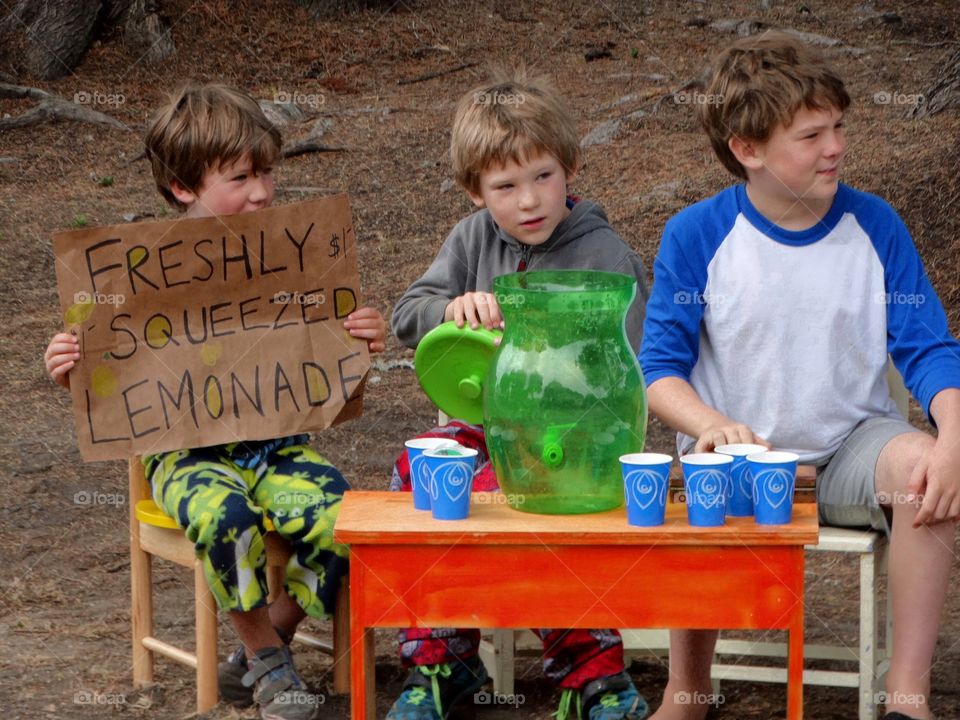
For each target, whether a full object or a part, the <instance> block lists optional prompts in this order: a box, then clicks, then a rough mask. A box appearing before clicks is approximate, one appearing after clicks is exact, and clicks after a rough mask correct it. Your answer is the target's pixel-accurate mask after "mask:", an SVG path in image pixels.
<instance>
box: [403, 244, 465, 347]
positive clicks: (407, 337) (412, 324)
mask: <svg viewBox="0 0 960 720" xmlns="http://www.w3.org/2000/svg"><path fill="white" fill-rule="evenodd" d="M475 264H476V260H473V261H472V262H471V260H470V259H469V258H468V257H467V252H466V248H465V245H464V243H463V242H461V236H460V234H459V233H458V231H457V228H454V230H453V231H452V232H451V233H450V235H449V236H447V239H446V240H445V241H444V243H443V245H442V246H441V247H440V252H438V253H437V257H436V258H434V260H433V262H432V263H431V264H430V267H429V268H427V271H426V272H425V273H424V274H423V275H422V276H420V278H419V279H418V280H417V281H416V282H414V283H413V285H411V286H410V287H409V288H407V291H406V292H405V293H404V294H403V297H401V298H400V300H398V301H397V304H396V306H395V307H394V309H393V314H392V315H391V317H390V324H391V326H392V327H393V333H394V335H396V336H397V339H398V340H399V341H400V342H402V343H403V344H404V345H406V346H407V347H416V346H417V344H418V343H419V342H420V341H421V340H422V339H423V336H424V335H426V334H427V333H428V332H430V331H431V330H433V329H434V328H435V327H437V326H438V325H440V324H441V323H442V322H443V313H444V310H445V309H446V307H447V305H448V304H449V303H450V301H451V300H453V299H454V298H456V297H459V296H460V295H463V294H464V293H465V292H468V291H470V290H474V289H476V272H475V271H474V270H472V269H471V268H473V267H474V266H475Z"/></svg>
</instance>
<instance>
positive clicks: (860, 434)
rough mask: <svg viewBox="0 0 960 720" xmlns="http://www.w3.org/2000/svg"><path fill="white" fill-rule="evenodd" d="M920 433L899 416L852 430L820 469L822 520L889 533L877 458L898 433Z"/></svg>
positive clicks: (878, 419) (818, 479)
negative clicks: (879, 492) (878, 485)
mask: <svg viewBox="0 0 960 720" xmlns="http://www.w3.org/2000/svg"><path fill="white" fill-rule="evenodd" d="M908 432H920V431H919V430H917V428H915V427H914V426H913V425H911V424H910V423H908V422H906V421H904V420H902V419H900V418H889V417H873V418H868V419H867V420H864V421H863V422H862V423H860V424H859V425H857V427H855V428H854V429H853V432H851V433H850V434H849V435H848V436H847V438H846V439H845V440H844V441H843V444H842V445H841V446H840V449H839V450H837V452H835V453H834V454H833V456H831V457H830V458H829V459H828V460H827V461H826V464H825V465H822V466H820V467H818V468H817V506H818V508H819V512H820V523H821V524H823V525H836V526H838V527H872V528H874V529H876V530H883V531H884V532H886V533H887V535H888V536H889V534H890V520H889V517H888V516H887V514H886V512H885V511H884V509H883V508H882V507H880V504H879V503H878V502H877V492H876V489H875V488H876V486H875V477H876V473H877V461H878V460H879V459H880V453H881V452H882V451H883V448H884V447H885V446H886V444H887V443H888V442H890V441H891V440H893V438H895V437H896V436H897V435H903V434H904V433H908Z"/></svg>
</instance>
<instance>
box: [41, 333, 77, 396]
mask: <svg viewBox="0 0 960 720" xmlns="http://www.w3.org/2000/svg"><path fill="white" fill-rule="evenodd" d="M79 359H80V341H79V340H77V339H76V338H75V337H74V336H73V335H71V334H70V333H57V334H56V335H54V336H53V340H51V341H50V344H49V345H47V351H46V352H45V353H44V354H43V360H44V363H45V364H46V366H47V372H48V373H49V374H50V377H51V378H53V381H54V382H55V383H57V385H62V386H63V387H65V388H67V389H69V388H70V374H69V373H70V371H71V370H72V369H73V366H74V365H76V364H77V361H78V360H79Z"/></svg>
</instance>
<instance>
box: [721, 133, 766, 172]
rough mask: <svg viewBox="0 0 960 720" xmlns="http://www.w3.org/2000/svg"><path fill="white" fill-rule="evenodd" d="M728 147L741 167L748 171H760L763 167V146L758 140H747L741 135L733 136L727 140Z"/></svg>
mask: <svg viewBox="0 0 960 720" xmlns="http://www.w3.org/2000/svg"><path fill="white" fill-rule="evenodd" d="M727 147H728V148H730V152H732V153H733V156H734V157H735V158H736V159H737V162H739V163H740V164H741V165H743V166H744V167H745V168H746V169H747V170H759V169H760V168H762V167H763V144H762V143H760V142H757V141H756V140H747V139H745V138H742V137H740V136H739V135H732V136H731V137H730V139H729V140H727Z"/></svg>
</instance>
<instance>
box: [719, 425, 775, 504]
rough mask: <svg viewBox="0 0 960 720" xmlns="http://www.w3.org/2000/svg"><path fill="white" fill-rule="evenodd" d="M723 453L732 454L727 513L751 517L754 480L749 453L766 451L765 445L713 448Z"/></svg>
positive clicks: (737, 445)
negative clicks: (752, 478) (751, 477)
mask: <svg viewBox="0 0 960 720" xmlns="http://www.w3.org/2000/svg"><path fill="white" fill-rule="evenodd" d="M713 451H714V452H716V453H720V454H721V455H730V456H731V457H732V458H733V465H731V466H730V486H729V487H728V488H727V515H729V516H730V517H750V516H751V515H753V481H752V480H751V479H750V466H749V465H748V464H747V455H752V454H754V453H762V452H766V451H767V449H766V448H765V447H764V446H763V445H751V444H749V443H738V444H731V445H718V446H717V447H715V448H714V449H713Z"/></svg>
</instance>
